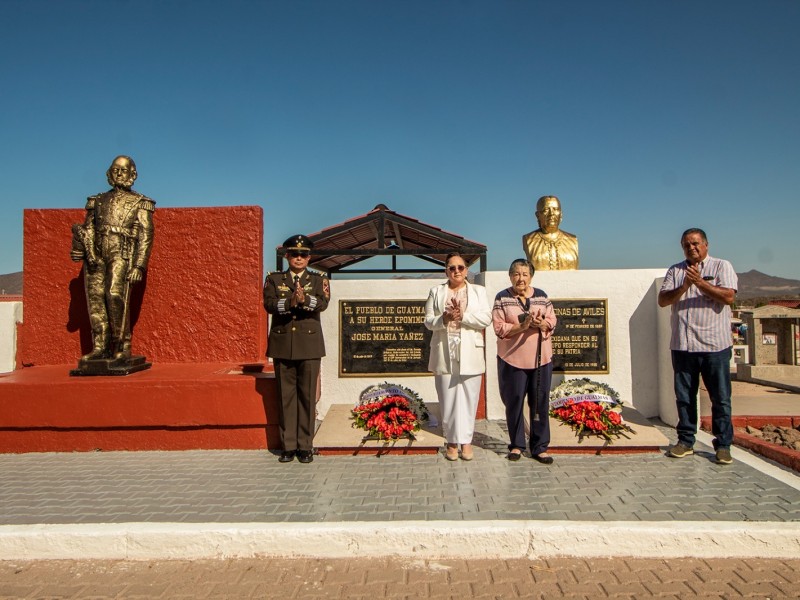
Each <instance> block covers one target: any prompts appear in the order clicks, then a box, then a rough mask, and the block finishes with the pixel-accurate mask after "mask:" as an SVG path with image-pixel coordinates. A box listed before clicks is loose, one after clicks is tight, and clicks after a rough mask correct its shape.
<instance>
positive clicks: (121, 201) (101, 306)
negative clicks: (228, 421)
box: [70, 156, 155, 375]
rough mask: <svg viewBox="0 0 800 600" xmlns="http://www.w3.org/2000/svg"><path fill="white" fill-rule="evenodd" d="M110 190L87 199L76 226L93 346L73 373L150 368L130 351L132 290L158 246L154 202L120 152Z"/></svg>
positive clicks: (77, 257) (77, 254) (76, 256)
mask: <svg viewBox="0 0 800 600" xmlns="http://www.w3.org/2000/svg"><path fill="white" fill-rule="evenodd" d="M106 177H107V179H108V183H109V184H110V185H111V186H112V187H111V189H110V190H109V191H107V192H104V193H102V194H97V195H96V196H90V197H89V198H88V199H87V202H86V220H85V221H84V223H83V225H81V224H75V225H73V226H72V234H73V235H72V252H71V253H70V256H71V258H72V260H74V261H76V262H78V261H83V275H84V284H85V287H86V304H87V307H88V310H89V322H90V324H91V335H92V350H91V351H90V352H89V353H88V354H85V355H84V356H83V357H81V359H80V360H79V362H78V368H77V369H75V370H73V371H71V372H70V373H71V374H72V375H128V374H129V373H133V372H136V371H141V370H143V369H147V368H149V367H150V363H147V362H146V360H145V357H144V356H132V355H131V323H130V320H131V319H130V317H131V314H130V313H131V311H130V304H131V289H132V287H133V286H135V285H137V284H139V283H141V281H142V279H143V278H144V272H145V270H146V269H147V263H148V260H149V258H150V250H151V248H152V245H153V211H154V210H155V202H154V201H153V200H151V199H150V198H147V197H146V196H143V195H142V194H139V193H138V192H135V191H134V190H133V189H132V187H131V186H132V185H133V182H134V181H136V177H137V172H136V164H135V163H134V162H133V159H131V158H130V157H128V156H118V157H116V158H115V159H114V161H113V162H112V163H111V166H110V167H109V168H108V171H107V172H106Z"/></svg>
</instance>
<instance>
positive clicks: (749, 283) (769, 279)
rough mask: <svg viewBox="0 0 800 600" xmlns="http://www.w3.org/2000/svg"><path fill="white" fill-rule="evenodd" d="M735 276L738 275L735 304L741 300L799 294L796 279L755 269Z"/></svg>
mask: <svg viewBox="0 0 800 600" xmlns="http://www.w3.org/2000/svg"><path fill="white" fill-rule="evenodd" d="M737 276H738V277H739V292H738V293H737V294H736V303H737V304H743V302H742V301H743V300H761V301H766V300H769V299H787V298H792V297H797V296H800V281H798V280H796V279H784V278H783V277H773V276H772V275H766V274H764V273H762V272H761V271H756V270H752V271H748V272H747V273H737Z"/></svg>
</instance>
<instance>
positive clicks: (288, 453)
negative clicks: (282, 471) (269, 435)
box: [278, 450, 296, 462]
mask: <svg viewBox="0 0 800 600" xmlns="http://www.w3.org/2000/svg"><path fill="white" fill-rule="evenodd" d="M295 454H296V452H295V451H294V450H284V451H283V452H281V457H280V458H279V459H278V462H292V461H293V460H294V455H295Z"/></svg>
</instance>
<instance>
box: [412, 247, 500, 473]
mask: <svg viewBox="0 0 800 600" xmlns="http://www.w3.org/2000/svg"><path fill="white" fill-rule="evenodd" d="M445 274H446V275H447V281H446V282H445V283H443V284H441V285H437V286H434V287H432V288H431V291H430V294H428V301H427V302H426V303H425V327H427V328H428V329H430V330H431V331H432V332H433V337H432V338H431V356H430V360H429V362H428V370H429V371H431V372H432V373H433V374H434V375H435V381H436V393H437V394H438V396H439V407H440V408H441V412H442V429H443V431H444V437H445V440H446V441H447V450H446V452H445V458H447V460H458V447H459V445H461V458H462V459H463V460H472V434H473V433H474V431H475V413H476V411H477V409H478V397H479V396H480V392H481V376H482V374H483V373H484V372H485V371H486V360H485V357H484V338H483V330H484V329H486V327H488V326H489V324H491V322H492V309H491V307H490V306H489V300H488V298H487V297H486V290H485V289H484V288H483V286H480V285H474V284H471V283H469V282H468V281H467V264H466V262H465V261H464V258H463V257H462V256H461V255H460V254H459V253H457V252H453V253H451V254H448V255H447V258H446V259H445Z"/></svg>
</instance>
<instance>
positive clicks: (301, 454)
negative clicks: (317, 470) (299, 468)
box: [297, 450, 314, 465]
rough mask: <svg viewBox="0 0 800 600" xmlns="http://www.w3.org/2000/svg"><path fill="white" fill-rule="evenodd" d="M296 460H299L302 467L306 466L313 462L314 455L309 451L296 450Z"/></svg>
mask: <svg viewBox="0 0 800 600" xmlns="http://www.w3.org/2000/svg"><path fill="white" fill-rule="evenodd" d="M297 460H299V461H300V462H301V463H303V464H304V465H307V464H308V463H310V462H313V461H314V453H313V452H312V451H311V450H298V451H297Z"/></svg>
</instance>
